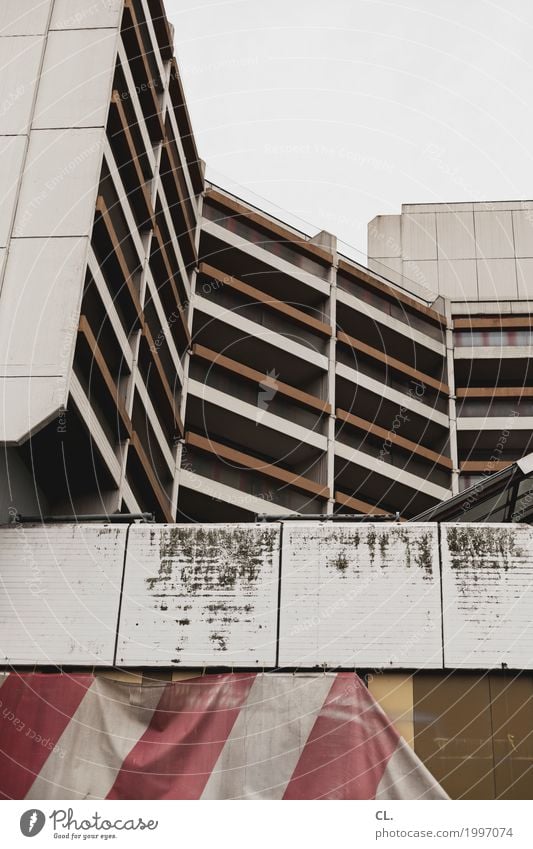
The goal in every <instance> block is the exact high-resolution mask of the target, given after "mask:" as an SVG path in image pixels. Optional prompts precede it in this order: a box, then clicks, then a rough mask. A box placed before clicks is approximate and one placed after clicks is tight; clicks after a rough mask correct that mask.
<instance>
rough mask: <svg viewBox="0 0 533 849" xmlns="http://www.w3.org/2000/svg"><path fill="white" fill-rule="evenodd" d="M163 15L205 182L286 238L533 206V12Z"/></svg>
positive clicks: (187, 10) (279, 10)
mask: <svg viewBox="0 0 533 849" xmlns="http://www.w3.org/2000/svg"><path fill="white" fill-rule="evenodd" d="M165 5H166V8H167V12H168V15H169V18H170V20H171V21H172V23H173V24H174V26H175V42H176V53H177V57H178V62H179V65H180V68H181V71H182V75H183V80H184V85H185V90H186V94H187V100H188V104H189V109H190V112H191V116H192V121H193V126H194V130H195V135H196V140H197V144H198V148H199V152H200V155H201V156H202V158H203V159H205V160H206V162H207V165H208V172H207V173H208V177H209V178H210V179H211V180H213V181H214V182H216V183H219V184H220V185H223V186H225V187H227V188H229V189H231V190H232V191H234V192H235V193H236V194H240V195H241V196H243V197H245V198H247V199H248V200H251V201H254V200H255V202H257V203H258V204H259V205H262V206H263V207H264V208H265V209H268V210H269V211H270V212H273V213H274V214H278V215H279V217H281V218H284V219H285V220H286V221H288V222H289V223H291V224H293V225H294V226H300V228H301V229H303V230H307V231H308V232H311V233H313V232H315V231H316V230H317V229H325V230H329V231H330V232H333V233H335V234H336V235H337V236H338V237H339V238H340V239H342V240H343V241H344V242H346V243H349V244H350V245H352V246H353V248H356V249H359V250H361V251H364V250H365V248H366V225H367V222H368V221H369V220H370V219H371V218H373V217H374V216H375V215H378V214H384V213H397V212H399V211H400V205H401V204H402V203H424V202H444V201H459V200H516V199H531V198H533V162H532V158H533V103H532V99H533V86H532V82H533V74H532V62H533V48H532V45H533V3H532V2H531V0H496V2H490V0H406V2H403V0H389V2H385V0H383V1H382V0H223V2H217V0H166V3H165ZM257 195H260V196H261V198H266V199H268V200H269V201H270V202H272V204H275V205H276V206H269V205H268V204H266V203H264V202H263V200H262V199H259V198H258V197H257ZM278 206H279V207H281V209H278V208H277V207H278ZM299 219H304V221H306V222H309V223H310V225H314V226H306V225H304V224H303V223H302V221H301V220H299ZM340 249H341V250H342V246H340ZM349 253H351V254H352V255H353V256H355V257H356V256H357V254H356V253H355V252H354V250H353V249H352V250H350V251H349Z"/></svg>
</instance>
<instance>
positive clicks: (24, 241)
mask: <svg viewBox="0 0 533 849" xmlns="http://www.w3.org/2000/svg"><path fill="white" fill-rule="evenodd" d="M34 7H35V4H30V3H26V2H23V3H22V4H19V3H11V2H8V3H7V4H3V8H2V13H1V15H2V18H1V19H0V28H1V29H0V32H1V36H0V38H1V41H0V48H1V50H2V58H3V63H5V64H6V65H7V71H6V72H5V73H3V74H2V82H1V83H0V86H1V91H0V102H1V103H3V104H4V108H3V109H2V110H1V111H0V147H1V148H2V156H1V157H0V159H1V161H2V165H1V166H0V167H1V168H2V174H1V175H0V177H1V178H2V181H1V185H2V192H3V202H2V213H1V218H0V250H2V252H3V263H2V269H1V272H0V339H1V343H0V370H1V371H0V393H1V394H0V399H1V408H2V410H3V413H2V415H0V439H1V440H2V442H4V443H6V444H8V445H9V444H18V443H21V442H23V441H24V440H25V439H26V438H27V436H28V434H31V433H32V432H33V431H35V430H37V429H39V428H41V427H42V426H43V425H45V424H46V423H47V422H48V421H50V420H51V419H52V418H53V417H54V416H57V414H58V413H59V411H60V409H62V408H64V407H65V406H66V403H67V397H68V388H69V377H70V369H71V365H72V358H73V354H74V344H75V339H76V330H77V325H78V318H79V310H80V304H81V297H82V291H83V285H84V279H85V262H86V255H87V249H88V241H89V236H90V233H91V230H92V224H93V217H94V214H93V210H94V203H95V199H96V188H97V184H98V179H99V173H100V165H101V159H102V153H103V140H104V129H105V124H106V121H107V103H108V101H109V96H110V90H111V82H112V75H113V67H114V62H115V54H116V49H117V38H118V24H119V22H120V18H119V8H118V6H117V5H116V4H115V8H114V14H110V10H108V13H107V14H106V15H105V16H104V17H105V24H106V26H105V28H101V29H94V25H95V22H96V21H97V20H98V21H100V23H102V22H103V20H102V16H101V15H98V14H97V12H98V9H97V8H95V9H94V10H93V12H92V13H91V15H86V16H85V17H82V16H80V17H79V18H77V19H74V20H72V19H71V20H70V24H69V26H68V27H65V25H64V21H63V16H62V14H61V9H60V7H59V6H58V5H57V4H54V3H53V2H49V3H40V4H39V8H38V10H37V11H36V10H35V8H34ZM102 9H103V6H102ZM100 11H102V10H100ZM6 60H7V62H6Z"/></svg>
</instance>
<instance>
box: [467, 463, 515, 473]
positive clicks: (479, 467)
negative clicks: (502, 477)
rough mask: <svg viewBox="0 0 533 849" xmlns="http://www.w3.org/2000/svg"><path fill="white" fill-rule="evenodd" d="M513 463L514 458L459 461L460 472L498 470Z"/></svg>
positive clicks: (489, 471)
mask: <svg viewBox="0 0 533 849" xmlns="http://www.w3.org/2000/svg"><path fill="white" fill-rule="evenodd" d="M512 463H514V460H492V461H491V460H463V462H462V463H459V469H460V471H461V472H486V473H487V474H491V472H499V471H501V469H507V468H508V467H509V466H511V465H512Z"/></svg>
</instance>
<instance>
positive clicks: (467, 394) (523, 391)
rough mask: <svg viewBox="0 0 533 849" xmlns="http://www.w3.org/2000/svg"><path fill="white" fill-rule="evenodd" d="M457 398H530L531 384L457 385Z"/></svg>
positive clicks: (532, 395)
mask: <svg viewBox="0 0 533 849" xmlns="http://www.w3.org/2000/svg"><path fill="white" fill-rule="evenodd" d="M455 391H456V395H457V397H458V398H532V397H533V386H483V387H478V386H459V387H458V388H457V389H456V390H455Z"/></svg>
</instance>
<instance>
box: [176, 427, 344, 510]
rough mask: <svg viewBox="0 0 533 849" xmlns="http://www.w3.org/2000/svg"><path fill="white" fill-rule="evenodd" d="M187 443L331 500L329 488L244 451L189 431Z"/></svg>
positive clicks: (186, 435) (186, 437) (186, 436)
mask: <svg viewBox="0 0 533 849" xmlns="http://www.w3.org/2000/svg"><path fill="white" fill-rule="evenodd" d="M185 442H186V443H187V445H192V446H193V447H194V448H198V449H200V451H207V452H208V453H209V454H216V455H217V456H218V457H222V458H223V459H224V460H229V461H230V462H232V463H236V464H237V465H239V466H244V467H245V468H247V469H252V470H253V471H255V472H259V473H260V474H262V475H267V476H268V477H270V478H275V479H276V480H279V481H282V483H285V484H288V485H290V486H294V487H295V488H296V489H301V490H303V492H310V493H311V494H312V495H318V496H320V497H321V498H329V489H328V487H327V486H322V485H321V484H319V483H315V481H312V480H309V478H304V477H302V476H301V475H295V474H294V472H289V471H287V470H286V469H281V468H280V467H279V466H274V465H273V464H272V463H266V462H265V461H264V460H259V459H258V458H257V457H252V456H251V455H250V454H244V453H243V452H242V451H236V450H235V449H234V448H229V447H228V446H227V445H222V443H220V442H214V441H213V440H212V439H207V438H206V437H205V436H199V435H198V434H196V433H192V432H191V431H187V433H186V434H185Z"/></svg>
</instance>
